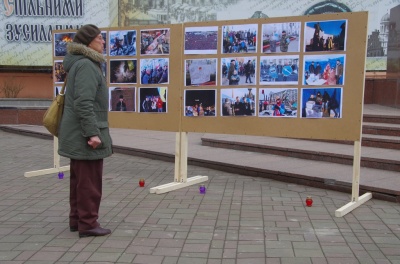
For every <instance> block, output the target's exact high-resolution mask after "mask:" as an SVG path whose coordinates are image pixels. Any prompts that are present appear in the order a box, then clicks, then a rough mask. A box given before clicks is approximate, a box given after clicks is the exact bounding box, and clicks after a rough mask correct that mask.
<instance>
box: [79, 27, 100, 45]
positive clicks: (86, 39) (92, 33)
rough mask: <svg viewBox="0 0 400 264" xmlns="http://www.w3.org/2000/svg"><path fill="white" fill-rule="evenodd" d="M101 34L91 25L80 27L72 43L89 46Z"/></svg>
mask: <svg viewBox="0 0 400 264" xmlns="http://www.w3.org/2000/svg"><path fill="white" fill-rule="evenodd" d="M100 33H101V31H100V29H99V28H98V27H96V26H95V25H92V24H87V25H84V26H82V27H81V28H80V29H79V30H78V32H76V34H75V37H74V42H76V43H82V44H83V45H86V46H87V45H89V43H90V42H92V40H93V39H94V38H96V37H97V36H98V35H99V34H100Z"/></svg>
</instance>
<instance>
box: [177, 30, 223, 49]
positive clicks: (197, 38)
mask: <svg viewBox="0 0 400 264" xmlns="http://www.w3.org/2000/svg"><path fill="white" fill-rule="evenodd" d="M184 43H185V50H184V53H185V54H216V53H217V48H218V46H217V45H218V27H217V26H213V27H187V28H185V42H184Z"/></svg>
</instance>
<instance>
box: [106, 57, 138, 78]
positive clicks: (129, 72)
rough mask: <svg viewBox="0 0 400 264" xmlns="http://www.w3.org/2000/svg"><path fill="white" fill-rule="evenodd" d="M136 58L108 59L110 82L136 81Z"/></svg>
mask: <svg viewBox="0 0 400 264" xmlns="http://www.w3.org/2000/svg"><path fill="white" fill-rule="evenodd" d="M136 65H137V60H110V83H112V84H116V83H136V82H137V73H136V71H137V66H136Z"/></svg>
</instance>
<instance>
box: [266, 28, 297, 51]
mask: <svg viewBox="0 0 400 264" xmlns="http://www.w3.org/2000/svg"><path fill="white" fill-rule="evenodd" d="M300 32H301V23H300V22H285V23H271V24H263V25H262V40H261V41H262V42H261V45H262V46H261V48H262V52H264V53H278V52H299V51H300Z"/></svg>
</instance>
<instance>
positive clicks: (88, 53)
mask: <svg viewBox="0 0 400 264" xmlns="http://www.w3.org/2000/svg"><path fill="white" fill-rule="evenodd" d="M67 52H68V53H67V55H66V56H65V58H64V63H63V64H64V69H65V71H67V72H69V70H70V69H71V67H72V65H73V64H74V63H75V62H76V61H78V60H80V59H83V58H88V59H90V60H91V61H93V62H95V63H98V64H100V63H103V62H105V58H104V56H103V54H101V53H98V52H97V51H95V50H93V49H91V48H88V47H87V46H85V45H83V44H80V43H75V42H70V43H68V44H67Z"/></svg>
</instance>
